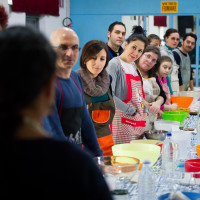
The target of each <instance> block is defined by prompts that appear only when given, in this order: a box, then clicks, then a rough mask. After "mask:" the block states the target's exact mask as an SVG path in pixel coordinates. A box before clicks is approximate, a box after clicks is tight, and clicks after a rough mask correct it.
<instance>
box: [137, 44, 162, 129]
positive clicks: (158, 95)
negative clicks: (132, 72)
mask: <svg viewBox="0 0 200 200" xmlns="http://www.w3.org/2000/svg"><path fill="white" fill-rule="evenodd" d="M160 57H161V56H160V51H159V49H158V48H157V47H155V46H151V45H149V46H147V48H146V49H145V50H144V53H143V55H142V56H141V57H140V58H139V59H138V60H137V61H136V65H137V69H138V73H139V75H140V76H141V79H142V83H143V89H144V93H145V105H146V106H147V108H148V110H149V115H148V118H147V123H146V128H145V130H151V128H152V126H153V122H154V121H155V120H156V119H157V117H158V116H161V114H162V109H163V105H164V102H165V101H166V95H165V92H164V91H163V89H162V86H161V85H160V82H159V80H158V77H157V76H156V71H157V69H158V67H159V63H160Z"/></svg>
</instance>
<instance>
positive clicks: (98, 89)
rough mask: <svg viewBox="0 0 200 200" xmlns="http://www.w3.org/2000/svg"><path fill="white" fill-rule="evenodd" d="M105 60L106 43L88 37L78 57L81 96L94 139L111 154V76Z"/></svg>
mask: <svg viewBox="0 0 200 200" xmlns="http://www.w3.org/2000/svg"><path fill="white" fill-rule="evenodd" d="M108 61H109V53H108V48H107V45H106V44H105V43H104V42H103V41H99V40H91V41H89V42H87V43H86V44H85V46H84V47H83V51H82V54H81V58H80V66H81V68H80V69H79V70H77V72H78V73H79V75H80V77H81V79H82V82H83V88H84V93H85V99H86V103H87V107H88V110H89V113H90V115H91V118H92V120H93V123H94V126H95V130H96V134H97V139H98V142H99V145H100V148H101V149H102V150H103V155H104V156H106V155H112V146H113V145H114V143H113V139H112V134H111V131H110V124H111V123H112V120H113V117H114V114H115V104H114V100H113V97H112V94H111V89H110V84H111V80H110V77H109V75H108V73H107V71H106V67H107V65H108Z"/></svg>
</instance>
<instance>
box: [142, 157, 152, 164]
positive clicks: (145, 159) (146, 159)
mask: <svg viewBox="0 0 200 200" xmlns="http://www.w3.org/2000/svg"><path fill="white" fill-rule="evenodd" d="M142 163H143V164H150V163H151V159H149V158H144V159H143V161H142Z"/></svg>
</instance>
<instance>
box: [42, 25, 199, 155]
mask: <svg viewBox="0 0 200 200" xmlns="http://www.w3.org/2000/svg"><path fill="white" fill-rule="evenodd" d="M125 34H126V27H125V25H124V24H123V23H122V22H114V23H112V24H111V25H110V26H109V28H108V32H107V36H108V42H107V44H106V43H104V42H103V41H100V40H91V41H89V42H87V43H86V44H85V45H84V47H83V50H82V54H81V56H80V68H79V69H78V70H77V72H75V71H73V70H72V68H73V66H74V65H75V64H76V62H77V59H78V55H79V50H80V48H79V40H78V36H77V35H76V33H75V32H74V31H73V30H72V29H68V28H59V29H57V30H55V31H54V32H53V33H52V35H51V37H50V41H51V44H52V46H53V48H55V51H56V52H57V54H58V59H57V63H56V66H57V68H56V73H57V78H56V103H55V106H54V109H55V112H54V113H52V114H51V115H49V116H47V117H46V118H45V120H44V128H45V129H46V130H47V131H48V132H50V133H51V135H52V136H55V137H58V136H61V137H60V138H63V139H66V138H68V140H69V141H70V142H72V143H76V144H79V146H81V148H83V149H85V150H87V151H89V152H90V153H92V154H93V156H99V155H102V154H103V155H112V146H113V145H114V144H121V143H129V142H130V141H131V140H135V139H140V138H143V133H144V131H145V130H150V129H151V128H152V126H153V123H154V121H155V120H156V119H157V118H161V117H162V113H163V111H165V110H176V109H177V108H178V105H177V104H171V101H170V98H171V95H177V94H178V92H179V91H180V90H183V89H188V88H189V86H190V89H191V90H192V89H193V87H192V80H191V67H190V61H189V57H188V52H189V51H191V50H192V49H193V48H194V46H195V42H196V35H195V34H193V33H189V34H186V35H185V36H184V38H183V41H182V42H181V43H182V46H181V47H180V48H176V47H177V46H178V44H179V40H180V36H179V33H178V31H177V30H176V29H168V30H167V31H166V33H165V35H164V40H165V45H163V46H161V39H160V38H159V37H158V36H157V35H155V34H151V35H149V36H148V37H146V35H145V31H144V29H143V28H142V27H141V26H134V27H133V30H132V34H131V35H130V36H129V37H128V38H127V39H126V41H125ZM123 43H124V45H123V47H122V44H123ZM186 50H187V52H186ZM186 53H187V54H186ZM177 63H178V64H177ZM186 82H187V83H186Z"/></svg>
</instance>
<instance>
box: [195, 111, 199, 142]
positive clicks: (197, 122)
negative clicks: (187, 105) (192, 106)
mask: <svg viewBox="0 0 200 200" xmlns="http://www.w3.org/2000/svg"><path fill="white" fill-rule="evenodd" d="M197 117H198V120H197V141H196V144H197V145H200V108H199V110H198V115H197Z"/></svg>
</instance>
